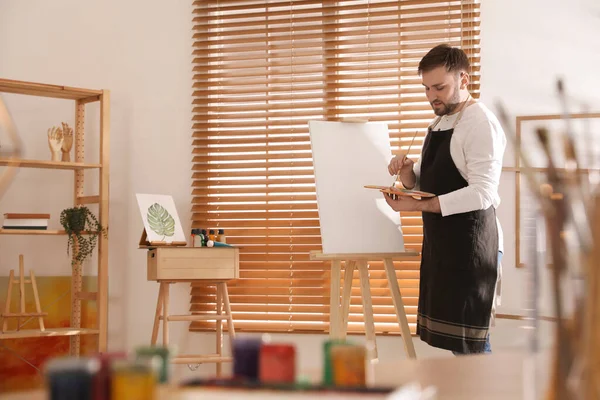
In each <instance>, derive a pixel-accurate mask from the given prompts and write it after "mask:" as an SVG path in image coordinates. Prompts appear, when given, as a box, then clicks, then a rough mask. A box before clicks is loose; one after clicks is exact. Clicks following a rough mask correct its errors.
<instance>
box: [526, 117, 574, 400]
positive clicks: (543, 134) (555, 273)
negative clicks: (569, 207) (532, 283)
mask: <svg viewBox="0 0 600 400" xmlns="http://www.w3.org/2000/svg"><path fill="white" fill-rule="evenodd" d="M535 133H536V136H537V138H538V140H539V142H540V144H541V145H542V148H543V149H544V152H545V153H546V156H547V157H548V182H549V183H550V185H551V187H552V189H553V192H554V193H562V194H563V196H562V197H561V198H559V199H555V200H553V201H552V207H553V208H554V210H555V212H554V215H553V216H551V217H550V216H549V215H546V224H547V227H548V232H549V234H550V241H551V254H552V264H553V266H552V289H553V292H554V299H553V300H554V308H555V312H556V319H557V322H556V341H557V343H558V344H559V345H558V347H557V349H556V350H557V352H556V353H555V356H556V359H555V362H556V364H555V374H556V375H555V377H556V379H555V380H554V382H553V383H554V390H555V393H556V395H557V398H559V399H563V398H565V399H566V398H569V397H568V389H567V387H566V382H567V377H568V375H569V371H570V369H571V367H572V362H573V350H572V341H571V340H570V335H569V331H568V329H567V326H566V321H565V319H564V309H563V298H562V296H563V294H562V293H563V291H562V287H561V280H562V276H563V273H564V271H565V270H566V269H567V260H566V254H565V253H566V248H565V243H564V239H563V237H562V232H563V230H564V227H565V222H566V215H567V213H566V201H568V199H567V196H566V193H565V191H564V190H563V187H562V185H561V181H560V179H559V176H558V173H557V170H556V166H555V163H554V158H553V157H552V152H551V149H550V143H549V139H548V130H547V129H546V128H542V127H539V128H537V129H536V131H535Z"/></svg>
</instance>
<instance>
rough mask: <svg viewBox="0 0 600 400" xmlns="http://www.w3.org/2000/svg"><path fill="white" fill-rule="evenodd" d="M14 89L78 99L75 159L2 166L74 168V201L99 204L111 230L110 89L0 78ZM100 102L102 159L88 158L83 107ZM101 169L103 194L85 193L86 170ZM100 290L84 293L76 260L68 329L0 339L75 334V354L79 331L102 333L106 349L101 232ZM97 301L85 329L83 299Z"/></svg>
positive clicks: (0, 88) (0, 87)
mask: <svg viewBox="0 0 600 400" xmlns="http://www.w3.org/2000/svg"><path fill="white" fill-rule="evenodd" d="M2 92H4V93H14V94H22V95H29V96H40V97H51V98H57V99H65V100H72V101H74V103H75V110H74V111H75V127H74V130H73V136H74V142H73V144H74V146H73V148H74V152H75V160H74V161H73V162H60V161H59V162H56V161H46V160H28V159H14V158H13V159H2V158H0V166H8V167H13V168H39V169H49V170H72V171H73V173H74V175H75V184H74V188H73V204H74V205H83V204H98V206H99V207H98V215H97V217H98V221H99V222H100V224H101V225H102V226H103V227H104V228H106V229H108V198H109V148H110V147H109V143H110V141H109V139H110V123H109V121H110V92H109V91H108V90H92V89H82V88H74V87H68V86H58V85H48V84H43V83H34V82H24V81H15V80H8V79H0V93H2ZM92 102H99V103H100V149H99V150H100V154H99V160H100V163H98V164H92V163H86V162H85V156H84V155H85V130H84V127H85V105H86V104H88V103H92ZM90 169H97V170H98V179H99V193H98V194H97V195H93V196H85V195H84V191H83V190H84V171H85V170H90ZM65 234H66V233H65V232H64V231H61V230H39V231H33V230H26V229H15V230H12V229H0V235H42V236H43V235H65ZM97 251H98V264H97V273H98V291H97V292H93V293H89V292H82V278H83V277H82V268H81V267H82V266H81V265H79V264H75V265H74V266H73V267H72V275H71V307H72V308H71V326H70V327H68V328H47V329H46V330H45V331H43V332H42V331H39V330H20V331H16V332H5V333H0V340H2V339H23V338H32V337H38V338H39V337H53V336H69V337H70V338H71V342H70V344H71V355H79V350H80V337H81V335H98V351H100V352H104V351H106V348H107V336H108V238H107V237H104V236H103V235H100V236H98V247H97ZM82 300H85V301H96V302H97V310H98V320H97V325H96V328H94V329H88V328H82V327H81V301H82Z"/></svg>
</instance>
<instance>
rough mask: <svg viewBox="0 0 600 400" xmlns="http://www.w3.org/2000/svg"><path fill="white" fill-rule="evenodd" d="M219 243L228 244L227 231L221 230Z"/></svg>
mask: <svg viewBox="0 0 600 400" xmlns="http://www.w3.org/2000/svg"><path fill="white" fill-rule="evenodd" d="M217 242H221V243H227V239H226V238H225V230H223V229H219V240H217Z"/></svg>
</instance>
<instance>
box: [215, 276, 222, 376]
mask: <svg viewBox="0 0 600 400" xmlns="http://www.w3.org/2000/svg"><path fill="white" fill-rule="evenodd" d="M222 307H223V283H217V316H219V315H221V313H222V311H221V310H222ZM216 325H217V327H216V334H217V354H218V355H219V357H221V356H223V320H221V319H217V321H216ZM221 372H222V365H221V363H217V377H220V376H221Z"/></svg>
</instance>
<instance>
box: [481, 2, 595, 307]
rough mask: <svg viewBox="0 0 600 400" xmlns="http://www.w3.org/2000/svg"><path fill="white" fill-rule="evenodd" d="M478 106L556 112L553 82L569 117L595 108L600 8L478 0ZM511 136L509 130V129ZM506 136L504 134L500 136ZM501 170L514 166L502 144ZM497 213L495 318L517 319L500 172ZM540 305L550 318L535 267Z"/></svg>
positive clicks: (511, 193) (517, 285) (510, 199)
mask: <svg viewBox="0 0 600 400" xmlns="http://www.w3.org/2000/svg"><path fill="white" fill-rule="evenodd" d="M481 3H482V5H481V20H482V23H481V37H482V44H481V58H482V61H481V62H482V72H481V74H482V83H481V88H482V90H481V101H483V102H484V103H485V104H487V105H488V106H490V107H492V108H493V109H495V107H494V106H495V104H496V102H497V101H501V102H502V104H503V105H504V107H505V108H506V109H507V111H508V112H509V113H510V115H511V116H512V117H513V121H514V117H516V116H522V115H538V114H559V113H560V112H561V108H560V103H559V100H558V96H557V94H556V93H557V92H556V80H557V78H562V79H563V81H564V83H565V85H566V90H567V93H568V94H569V100H570V105H571V106H572V109H571V112H582V111H583V110H582V104H587V105H588V107H589V108H590V110H589V111H595V112H598V111H600V103H599V100H600V92H598V88H599V87H600V75H598V74H597V72H596V70H597V68H596V66H597V65H599V63H600V41H598V40H597V39H596V38H597V36H598V34H600V3H599V2H598V1H596V0H575V1H568V2H567V1H562V0H528V1H518V0H484V1H482V2H481ZM513 131H514V126H513ZM507 133H508V132H507ZM504 165H505V166H507V167H512V166H514V165H515V164H514V152H513V150H512V146H510V144H509V146H508V148H507V151H506V154H505V157H504ZM500 195H501V198H502V204H501V205H500V208H499V209H498V215H499V218H500V221H501V224H502V226H503V228H504V239H505V255H504V259H503V266H504V268H503V272H504V277H503V278H504V284H503V288H504V292H503V298H502V306H501V308H500V310H499V312H501V313H509V314H519V313H520V314H523V313H524V311H523V308H524V307H526V305H527V301H528V293H529V290H528V279H529V275H528V271H527V270H526V269H524V268H519V269H517V268H515V240H516V237H515V225H516V224H515V173H514V172H503V174H502V180H501V185H500ZM542 275H543V276H542V281H543V282H542V293H541V299H540V303H541V304H540V306H541V308H542V310H541V311H542V313H543V314H544V315H553V309H552V304H551V301H550V299H551V297H550V291H549V290H548V287H549V275H548V270H547V269H544V270H542Z"/></svg>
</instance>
